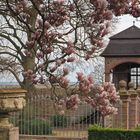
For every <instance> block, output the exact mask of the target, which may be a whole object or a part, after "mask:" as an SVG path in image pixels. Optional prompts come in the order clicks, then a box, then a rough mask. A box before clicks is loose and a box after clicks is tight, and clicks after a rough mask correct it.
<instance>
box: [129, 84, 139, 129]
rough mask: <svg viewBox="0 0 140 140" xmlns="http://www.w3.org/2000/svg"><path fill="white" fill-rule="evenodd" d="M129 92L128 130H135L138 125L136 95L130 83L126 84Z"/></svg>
mask: <svg viewBox="0 0 140 140" xmlns="http://www.w3.org/2000/svg"><path fill="white" fill-rule="evenodd" d="M128 87H129V90H128V94H129V95H130V98H131V102H130V114H129V115H130V128H135V127H136V126H137V124H138V114H137V113H138V112H137V110H138V107H137V106H138V94H137V93H136V91H135V89H134V84H133V83H132V82H130V83H129V84H128Z"/></svg>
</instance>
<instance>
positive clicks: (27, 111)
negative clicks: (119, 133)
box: [10, 94, 103, 137]
mask: <svg viewBox="0 0 140 140" xmlns="http://www.w3.org/2000/svg"><path fill="white" fill-rule="evenodd" d="M26 102H27V104H26V107H25V108H24V109H23V110H22V111H20V112H17V113H12V114H11V118H10V120H11V122H12V123H13V124H14V125H15V126H18V127H19V132H20V134H22V135H59V136H67V137H68V136H77V137H79V136H85V135H87V128H88V127H89V125H90V124H99V125H102V124H103V119H102V117H101V114H100V113H99V112H98V111H97V110H96V109H93V108H92V107H91V106H90V105H88V104H86V103H84V104H81V105H79V107H78V109H77V110H76V111H66V113H65V115H59V114H56V112H55V109H54V108H53V103H52V101H51V99H50V98H49V97H48V96H47V94H35V95H33V96H31V97H30V98H28V99H26Z"/></svg>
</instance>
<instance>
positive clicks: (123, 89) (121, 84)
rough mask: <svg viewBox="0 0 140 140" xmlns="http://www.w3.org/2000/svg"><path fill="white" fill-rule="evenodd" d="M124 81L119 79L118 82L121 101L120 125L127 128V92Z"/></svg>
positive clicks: (128, 99)
mask: <svg viewBox="0 0 140 140" xmlns="http://www.w3.org/2000/svg"><path fill="white" fill-rule="evenodd" d="M126 86H127V85H126V82H125V81H124V80H121V81H120V82H119V95H120V99H121V101H122V111H121V114H120V115H121V120H122V122H121V127H122V128H125V129H129V102H130V98H129V94H128V92H127V90H126Z"/></svg>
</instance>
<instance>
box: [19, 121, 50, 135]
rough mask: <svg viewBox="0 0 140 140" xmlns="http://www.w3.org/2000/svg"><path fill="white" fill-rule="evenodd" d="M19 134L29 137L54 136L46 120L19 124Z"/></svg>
mask: <svg viewBox="0 0 140 140" xmlns="http://www.w3.org/2000/svg"><path fill="white" fill-rule="evenodd" d="M19 133H20V134H29V135H47V134H52V128H51V125H50V123H49V122H48V121H45V120H41V119H32V120H28V121H26V120H22V121H20V122H19Z"/></svg>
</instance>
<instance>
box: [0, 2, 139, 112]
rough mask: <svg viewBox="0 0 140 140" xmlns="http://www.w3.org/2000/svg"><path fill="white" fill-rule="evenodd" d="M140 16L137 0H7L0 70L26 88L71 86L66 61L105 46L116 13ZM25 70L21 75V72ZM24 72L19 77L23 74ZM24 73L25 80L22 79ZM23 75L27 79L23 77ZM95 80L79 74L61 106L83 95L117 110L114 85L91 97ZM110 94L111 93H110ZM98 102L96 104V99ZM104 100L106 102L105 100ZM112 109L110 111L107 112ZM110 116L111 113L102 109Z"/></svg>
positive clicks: (2, 9) (1, 9) (0, 29)
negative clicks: (7, 73)
mask: <svg viewBox="0 0 140 140" xmlns="http://www.w3.org/2000/svg"><path fill="white" fill-rule="evenodd" d="M125 13H127V14H132V15H133V16H135V17H138V16H139V15H140V8H139V2H138V1H137V0H65V1H64V0H3V1H0V16H1V21H0V37H1V38H0V60H2V62H3V61H5V62H6V63H4V64H3V63H1V62H0V64H1V66H0V69H1V71H10V72H11V73H12V74H13V75H14V76H15V78H16V79H17V81H18V82H19V84H20V85H21V86H22V87H23V88H26V89H28V90H29V89H30V88H31V87H32V85H34V84H37V83H41V84H44V83H47V84H48V85H52V86H53V85H59V86H60V87H62V88H65V89H68V86H69V80H68V79H67V75H68V74H69V70H68V68H67V67H65V64H67V65H68V64H71V63H73V62H74V61H76V58H77V56H78V57H80V58H84V59H85V60H88V59H90V58H92V57H94V56H96V55H97V54H98V53H99V52H100V50H101V49H102V48H103V47H104V42H103V37H104V36H105V35H106V34H108V32H109V27H110V25H109V22H110V21H111V19H112V18H113V16H114V15H115V16H119V15H121V14H125ZM21 73H22V75H21ZM18 74H19V75H18ZM21 76H22V77H23V78H21ZM21 79H22V80H21ZM92 87H93V78H92V77H91V76H84V75H83V74H82V73H80V72H79V73H77V84H76V87H75V88H74V89H73V90H72V94H73V95H72V96H70V97H68V95H67V97H66V98H65V99H60V98H59V97H58V96H57V94H55V93H54V96H55V98H54V99H55V100H56V103H57V104H58V106H59V109H60V110H61V108H62V106H63V105H64V104H65V106H66V107H67V108H76V107H77V104H78V103H79V101H80V99H79V96H78V95H76V94H75V93H78V91H79V92H80V97H83V98H85V100H87V101H88V102H89V103H91V104H92V105H93V104H95V105H97V104H99V103H101V106H100V105H98V106H99V109H100V110H103V111H102V112H108V113H109V112H113V111H112V110H113V109H112V108H110V107H111V106H110V103H109V101H112V98H113V101H116V100H115V99H116V97H114V95H115V90H114V88H112V86H111V85H108V86H107V87H108V88H105V87H104V86H103V87H102V88H100V90H99V91H100V92H99V93H98V94H97V95H98V96H96V97H95V96H91V97H92V98H91V97H90V98H89V97H88V93H89V92H90V90H91V89H92ZM106 96H107V97H106ZM95 99H96V100H99V102H97V103H95V101H96V100H95ZM102 99H104V101H103V102H102ZM108 113H107V114H108ZM103 114H106V113H103Z"/></svg>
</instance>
